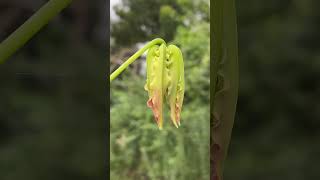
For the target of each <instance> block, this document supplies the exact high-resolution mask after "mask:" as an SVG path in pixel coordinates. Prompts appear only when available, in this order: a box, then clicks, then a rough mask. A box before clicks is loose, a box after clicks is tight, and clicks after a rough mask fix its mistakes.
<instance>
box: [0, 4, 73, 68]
mask: <svg viewBox="0 0 320 180" xmlns="http://www.w3.org/2000/svg"><path fill="white" fill-rule="evenodd" d="M71 1H72V0H50V1H49V2H47V3H46V4H45V5H43V6H42V7H41V8H40V9H39V10H38V11H37V12H36V13H35V14H34V15H33V16H31V17H30V18H29V19H28V20H27V21H26V22H25V23H24V24H22V25H21V26H20V27H19V28H18V29H17V30H16V31H14V32H13V33H12V34H11V35H10V36H9V37H8V38H7V39H5V40H4V41H3V42H2V43H1V44H0V63H3V62H4V61H5V60H6V59H7V58H9V57H10V56H11V55H12V54H13V53H15V52H16V51H17V50H18V49H19V48H21V47H22V46H23V45H24V44H25V43H26V42H27V41H28V40H30V39H31V38H32V36H34V35H35V34H36V33H37V32H38V31H39V30H40V29H41V28H42V27H43V26H44V25H46V24H47V23H48V22H49V21H50V19H52V18H53V17H55V16H56V15H57V14H58V13H59V12H60V11H61V10H62V9H64V8H65V7H67V6H68V5H69V4H70V3H71Z"/></svg>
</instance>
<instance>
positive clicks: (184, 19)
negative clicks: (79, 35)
mask: <svg viewBox="0 0 320 180" xmlns="http://www.w3.org/2000/svg"><path fill="white" fill-rule="evenodd" d="M129 2H130V3H129ZM159 2H161V5H159ZM127 3H129V4H128V6H125V7H121V6H119V7H118V14H119V12H122V9H126V10H127V11H126V13H127V14H131V13H134V15H135V16H134V20H132V19H128V18H123V17H122V16H121V15H122V14H120V18H121V19H120V21H119V22H116V24H114V25H113V26H112V27H111V31H112V32H113V35H114V36H112V38H115V42H116V44H114V46H113V47H111V48H115V47H119V46H120V45H124V46H129V45H131V44H133V43H138V42H140V41H149V40H151V39H152V38H154V37H162V35H164V36H165V37H166V38H168V39H165V40H167V41H168V40H169V42H172V43H174V44H177V45H178V46H179V47H180V48H181V50H182V52H183V56H184V62H185V81H186V82H185V84H186V91H185V99H184V105H183V108H182V117H181V127H180V128H178V129H177V128H175V127H174V126H173V124H172V123H171V120H170V118H169V111H168V108H166V107H165V112H164V129H163V130H162V131H160V130H158V127H157V125H156V123H155V121H154V117H153V115H152V111H151V110H150V109H149V108H148V107H147V105H146V102H147V100H148V94H147V91H145V90H144V84H145V80H146V77H145V75H144V74H140V73H138V72H137V71H135V69H134V65H133V66H131V67H129V68H128V69H127V70H125V71H124V72H123V73H122V74H121V75H120V77H118V78H117V79H115V80H114V81H113V82H112V84H111V90H110V92H111V95H110V101H111V112H110V113H111V115H110V124H111V127H110V129H111V134H110V136H111V137H110V159H111V160H110V163H111V164H110V165H111V168H110V178H111V179H112V180H118V179H119V180H120V179H154V180H160V179H165V180H167V179H172V180H173V179H177V180H194V179H209V166H210V164H209V135H210V127H209V41H210V39H209V37H210V31H209V18H208V14H209V13H208V9H209V6H208V3H209V2H208V1H197V2H192V1H184V0H176V1H147V0H145V1H142V0H139V1H137V0H136V1H124V4H125V5H127ZM137 3H138V4H137ZM138 6H139V7H138ZM149 7H152V8H149ZM199 7H201V8H199ZM136 8H140V9H143V11H136V10H135V9H136ZM202 8H205V9H206V10H207V12H203V9H202ZM150 13H152V16H151V15H150ZM204 13H207V14H206V15H205V16H204V15H203V14H204ZM153 23H155V25H154V26H151V25H150V24H153ZM123 24H134V26H137V27H141V26H143V27H146V28H147V29H135V28H125V26H122V25H123ZM119 26H121V27H122V29H121V31H120V30H119V29H118V28H119ZM145 31H147V32H153V33H151V34H148V33H145ZM118 33H119V35H121V38H120V37H118V36H117V34H118ZM132 34H135V35H132ZM139 34H143V36H141V37H140V38H139V39H137V36H139ZM166 34H167V35H166ZM136 35H137V36H136ZM170 36H172V38H170ZM122 40H126V41H123V42H120V41H122ZM171 40H172V41H171ZM117 42H118V44H117ZM124 42H125V44H124ZM124 60H125V59H121V61H124ZM143 63H144V59H143V58H141V59H140V60H137V61H136V62H134V64H143ZM141 66H142V65H141ZM142 67H143V66H142ZM142 70H143V68H142Z"/></svg>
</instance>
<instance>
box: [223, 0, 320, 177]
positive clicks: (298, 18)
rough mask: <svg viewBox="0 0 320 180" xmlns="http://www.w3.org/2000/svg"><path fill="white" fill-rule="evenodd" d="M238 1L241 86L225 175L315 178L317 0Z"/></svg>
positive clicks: (319, 106) (319, 83) (319, 67)
mask: <svg viewBox="0 0 320 180" xmlns="http://www.w3.org/2000/svg"><path fill="white" fill-rule="evenodd" d="M236 2H237V10H238V34H239V63H240V92H239V101H238V108H237V117H236V119H235V125H234V129H233V135H232V139H231V146H230V151H229V154H228V158H227V162H226V167H225V173H224V174H225V179H226V180H229V179H230V180H232V179H237V180H256V179H259V180H269V179H290V180H301V179H320V173H319V165H318V162H319V161H320V156H319V153H320V143H319V142H320V141H319V139H320V103H319V100H320V73H319V72H320V44H319V42H320V34H319V30H320V23H319V17H320V11H319V6H320V1H318V0H304V1H289V0H285V1H278V0H272V1H257V0H242V1H236Z"/></svg>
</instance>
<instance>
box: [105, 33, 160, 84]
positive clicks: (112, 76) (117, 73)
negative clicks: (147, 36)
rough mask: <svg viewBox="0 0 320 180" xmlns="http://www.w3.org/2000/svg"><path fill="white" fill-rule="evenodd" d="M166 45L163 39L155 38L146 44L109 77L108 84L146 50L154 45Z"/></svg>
mask: <svg viewBox="0 0 320 180" xmlns="http://www.w3.org/2000/svg"><path fill="white" fill-rule="evenodd" d="M162 43H166V42H165V41H164V40H163V39H160V38H156V39H154V40H152V41H150V42H149V43H148V44H146V45H145V46H144V47H143V48H141V49H140V50H139V51H137V52H136V53H134V55H132V56H131V57H130V58H129V59H128V60H127V61H125V62H124V63H123V64H122V65H121V66H120V67H119V68H118V69H116V70H115V71H114V72H113V73H112V74H111V75H110V82H111V81H112V80H114V79H115V78H116V77H117V76H118V75H119V74H120V73H122V71H124V70H125V69H126V68H127V67H128V66H129V65H130V64H131V63H133V62H134V61H135V60H136V59H137V58H138V57H139V56H141V55H142V54H143V53H144V52H145V51H146V50H148V49H149V48H150V47H151V46H153V45H156V44H162Z"/></svg>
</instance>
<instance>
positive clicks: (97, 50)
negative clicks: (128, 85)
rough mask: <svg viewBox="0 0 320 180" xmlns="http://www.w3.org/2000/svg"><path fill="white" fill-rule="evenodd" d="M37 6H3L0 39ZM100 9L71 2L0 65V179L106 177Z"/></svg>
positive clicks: (16, 3)
mask: <svg viewBox="0 0 320 180" xmlns="http://www.w3.org/2000/svg"><path fill="white" fill-rule="evenodd" d="M42 4H43V1H21V0H12V1H1V3H0V21H1V22H3V23H1V24H0V27H1V28H0V36H1V37H0V38H1V40H3V39H4V38H5V37H6V36H8V35H9V34H10V33H11V32H12V31H13V30H15V29H16V28H17V27H18V26H19V25H21V23H23V22H24V21H25V20H26V19H27V18H28V17H30V15H32V14H33V12H35V11H36V10H37V9H38V8H39V7H40V6H41V5H42ZM103 5H105V2H104V1H95V2H93V1H92V3H88V2H87V1H81V0H80V1H74V3H72V4H71V6H70V7H68V8H67V9H65V10H64V11H63V12H62V13H61V14H60V15H59V16H57V17H56V18H54V19H53V20H52V21H50V23H49V24H48V25H47V26H46V27H45V28H44V29H42V30H41V31H40V32H39V33H38V34H37V35H36V36H34V37H33V38H32V39H31V41H29V42H28V43H27V44H26V45H25V46H24V47H23V48H22V49H20V50H19V51H17V52H16V53H15V55H14V56H12V57H11V58H10V59H8V60H7V61H6V62H5V63H3V64H1V65H0V169H1V170H0V179H1V180H19V179H24V180H35V179H46V180H57V179H61V180H63V179H68V180H71V179H77V180H87V179H90V180H92V179H103V178H104V177H105V176H106V167H105V165H106V162H105V161H106V150H105V149H106V147H107V145H106V143H105V134H106V121H105V117H106V109H105V101H106V99H105V96H106V88H105V84H106V81H107V79H108V78H106V77H105V73H106V69H105V67H106V65H107V61H106V56H107V54H106V42H105V39H106V32H105V29H106V28H105V26H106V24H107V22H106V17H105V16H104V13H102V11H105V8H100V7H104V6H103ZM88 7H93V8H94V9H96V11H87V9H88ZM97 9H99V10H97ZM79 12H81V13H79ZM99 13H101V14H99Z"/></svg>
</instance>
